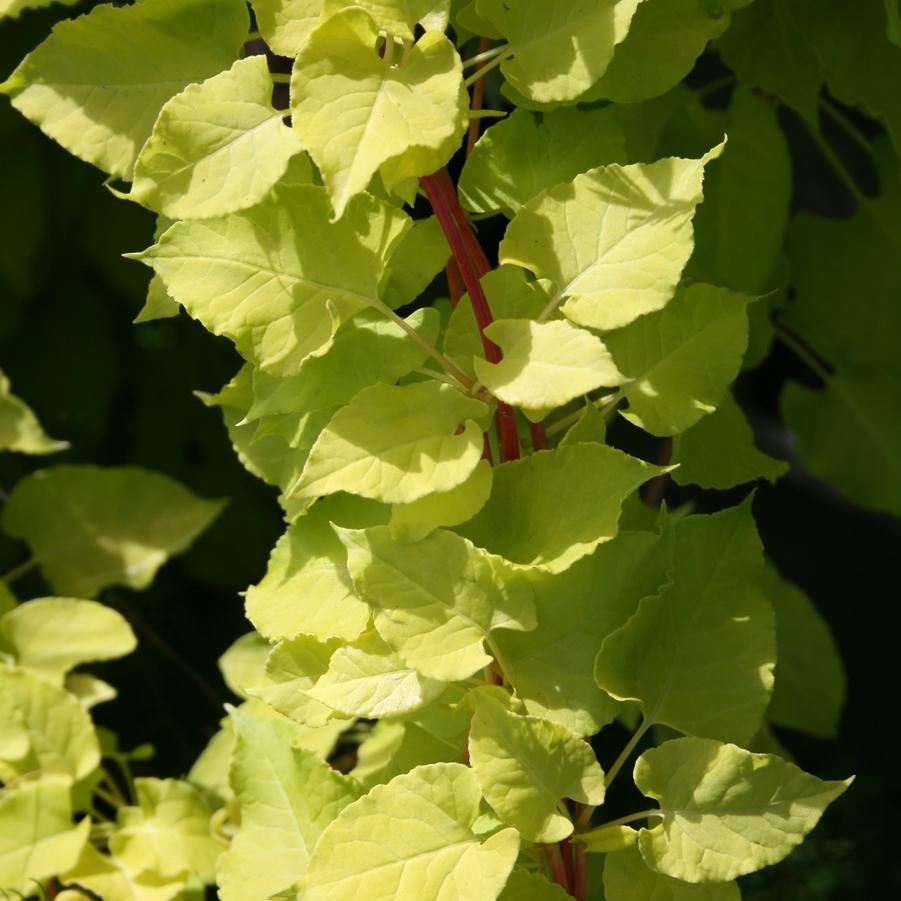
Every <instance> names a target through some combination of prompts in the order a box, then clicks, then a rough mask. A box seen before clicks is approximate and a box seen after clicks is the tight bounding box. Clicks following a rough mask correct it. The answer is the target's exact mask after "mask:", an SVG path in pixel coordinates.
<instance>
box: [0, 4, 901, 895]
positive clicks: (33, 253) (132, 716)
mask: <svg viewBox="0 0 901 901" xmlns="http://www.w3.org/2000/svg"><path fill="white" fill-rule="evenodd" d="M70 12H71V11H69V10H66V9H51V10H49V11H46V12H39V13H31V14H26V15H25V16H24V17H23V18H22V19H21V20H19V21H15V22H4V23H2V24H0V79H2V78H4V77H6V75H7V74H8V73H9V72H10V71H11V70H12V69H13V67H14V66H15V65H16V63H17V62H18V61H19V60H20V59H21V58H22V56H24V54H25V53H26V52H27V51H28V50H30V49H32V48H33V47H34V46H36V45H37V44H38V43H39V42H40V40H42V39H43V37H44V36H45V35H46V34H47V32H48V31H49V28H50V25H51V23H52V22H53V21H55V19H56V18H59V17H60V16H62V15H65V14H69V13H70ZM716 66H717V63H716V61H715V59H706V60H703V61H702V63H701V65H700V67H699V70H698V72H697V73H696V74H695V78H696V79H700V80H701V81H703V80H705V79H708V78H711V79H712V78H715V77H717V75H718V74H721V73H718V70H717V68H716ZM783 124H784V126H785V129H786V133H787V134H788V136H789V139H790V142H791V144H792V150H793V154H794V157H795V166H796V171H795V182H796V197H795V203H796V206H798V207H799V208H804V209H812V210H814V211H816V212H818V213H824V214H829V215H839V216H841V215H847V214H849V213H850V212H851V211H852V209H853V202H852V201H851V200H850V198H849V197H848V196H847V194H846V192H845V191H844V189H843V187H842V186H841V184H840V183H839V182H838V181H837V180H836V179H835V178H834V176H832V175H831V173H830V172H829V169H828V167H827V166H826V164H825V163H824V161H823V160H822V159H821V158H820V157H819V155H818V154H817V152H816V150H815V149H814V148H813V147H812V146H810V145H809V143H807V142H806V140H805V139H804V137H803V133H802V131H801V130H800V129H798V128H794V127H793V123H792V120H791V116H790V115H786V116H785V117H784V121H783ZM839 149H842V150H847V148H839ZM848 154H849V155H848V163H849V165H851V166H852V168H853V169H854V171H855V172H856V174H857V175H858V177H859V179H860V181H861V184H862V185H863V186H864V187H865V188H866V187H868V186H869V185H870V184H872V175H871V173H869V172H868V171H867V170H866V168H865V166H864V164H863V163H862V162H861V161H860V160H855V159H854V158H853V156H852V155H850V151H849V152H848ZM102 181H103V175H102V174H101V173H100V172H99V171H97V170H95V169H93V168H92V167H90V166H88V165H85V164H83V163H81V162H79V161H78V160H76V159H74V158H73V157H71V156H69V154H68V153H66V152H65V151H63V150H62V149H61V148H60V147H58V146H57V145H56V144H55V143H53V142H52V141H50V140H48V139H47V138H45V137H44V136H43V135H42V134H41V133H40V132H39V131H38V129H36V128H34V127H32V126H31V125H29V124H28V123H27V122H26V121H25V120H24V119H22V118H21V117H20V116H19V115H18V114H17V113H16V112H14V111H13V110H12V109H11V108H10V106H9V104H8V103H7V102H6V100H5V99H3V98H0V203H2V215H0V367H2V368H3V370H4V371H5V372H6V373H7V375H8V376H9V378H10V379H11V381H12V385H13V390H14V391H15V393H16V394H17V395H18V396H20V397H22V398H23V399H24V400H26V402H27V403H29V404H30V405H31V406H32V407H33V408H34V409H35V411H36V412H37V413H38V415H39V417H40V419H41V421H42V423H43V424H44V426H45V427H46V429H47V431H48V432H49V433H50V434H51V435H52V436H54V437H57V438H65V439H67V440H68V441H70V442H71V444H72V449H71V450H69V451H67V452H65V453H63V454H59V455H55V456H54V457H52V458H48V459H41V458H28V457H20V456H18V455H12V454H4V455H3V456H2V457H0V491H2V492H8V491H9V490H10V489H11V487H12V486H13V485H14V484H15V482H16V480H17V479H18V478H19V477H20V476H22V475H23V474H25V473H27V472H30V471H33V470H35V469H38V468H42V467H44V466H46V465H52V464H54V463H57V462H79V463H81V462H84V463H97V464H103V465H119V464H126V463H134V464H139V465H142V466H147V467H149V468H151V469H155V470H159V471H162V472H164V473H167V474H168V475H170V476H173V477H174V478H176V479H178V480H180V481H181V482H183V483H184V484H185V485H187V486H188V487H190V488H191V489H192V490H194V491H195V492H197V493H198V494H201V495H204V496H206V497H227V498H228V499H229V503H228V506H227V507H226V509H225V512H224V513H223V514H222V516H221V517H220V518H219V519H218V521H217V522H216V523H215V524H214V525H213V527H212V528H210V529H209V531H208V532H207V533H206V534H204V535H203V536H202V537H201V538H200V539H199V540H198V541H197V542H196V544H195V545H194V547H193V548H192V549H191V551H190V552H189V553H188V554H186V555H184V556H182V557H179V558H177V559H175V560H173V561H171V562H170V563H169V564H168V565H167V566H165V567H164V568H163V569H162V570H161V572H160V574H159V576H158V577H157V579H156V581H155V582H154V584H153V585H152V586H151V588H150V589H148V590H147V591H145V592H141V593H135V592H130V591H125V590H113V591H108V592H106V593H105V594H104V595H103V598H102V600H103V601H104V602H106V603H108V604H111V605H112V606H114V607H116V608H117V609H119V610H120V611H121V612H122V613H124V614H125V616H126V617H127V618H128V619H129V620H130V621H131V622H132V624H133V625H134V627H135V630H136V632H137V633H138V636H139V639H140V646H139V649H138V651H137V652H136V653H135V654H133V655H132V656H130V657H128V658H126V659H124V660H122V661H118V662H115V663H112V664H108V665H105V666H102V667H95V668H94V670H95V671H96V672H97V673H98V675H101V676H102V677H104V678H106V679H107V680H108V681H110V682H112V683H113V684H114V685H115V686H116V687H117V688H118V689H119V698H118V699H117V700H115V701H113V702H111V703H108V704H104V705H103V706H101V707H99V708H97V709H96V710H95V711H94V713H95V718H96V720H97V722H98V723H99V724H101V725H104V726H107V727H109V728H111V729H114V730H115V731H116V732H118V733H119V734H120V735H121V736H123V744H124V746H125V747H131V746H134V745H137V744H140V743H143V742H150V743H152V744H153V745H154V746H155V747H156V756H155V759H154V760H152V761H151V762H149V763H147V764H141V765H139V769H143V770H144V771H145V772H147V773H148V774H149V773H153V774H154V775H161V776H162V775H172V776H177V775H181V774H183V773H184V772H185V771H186V770H187V769H188V767H189V766H190V765H191V763H192V761H193V760H194V758H195V757H196V755H197V754H198V752H199V751H200V749H201V748H202V747H203V745H204V743H205V742H206V740H207V739H208V738H209V736H210V735H211V734H212V733H213V732H214V731H215V729H216V728H217V725H218V721H219V719H220V718H221V717H222V715H223V713H224V711H223V707H222V705H223V703H224V702H225V701H228V700H234V699H233V698H231V697H230V695H229V692H228V689H227V688H226V687H225V685H224V683H223V682H222V679H221V677H220V676H219V673H218V670H217V668H216V658H217V657H218V656H219V655H220V654H221V653H222V652H223V651H224V650H225V649H226V648H227V647H228V645H229V644H230V643H231V642H232V641H233V640H234V639H235V638H236V637H237V636H238V635H240V634H242V633H243V632H245V631H248V630H249V624H248V623H247V622H246V620H245V619H244V615H243V609H242V600H241V597H240V595H239V593H240V592H241V591H242V590H243V589H245V588H246V587H247V586H248V585H249V584H251V583H253V582H255V581H257V580H258V579H259V578H260V577H261V576H262V574H263V572H264V571H265V566H266V560H267V557H268V553H269V550H270V549H271V547H272V545H273V544H274V543H275V540H276V538H277V537H278V536H279V534H280V533H281V531H282V523H281V516H280V511H279V508H278V506H277V504H276V502H275V492H274V491H273V490H271V489H269V488H267V487H266V486H265V485H263V484H262V483H261V482H258V481H257V480H256V479H254V478H253V477H251V476H250V475H248V474H247V473H246V472H245V471H244V470H243V469H242V468H241V466H240V465H239V463H238V462H237V459H236V457H235V456H234V453H233V452H232V449H231V447H230V445H229V443H228V439H227V436H226V433H225V429H224V427H223V426H222V423H221V419H220V417H219V414H218V411H216V410H210V409H207V408H205V407H204V406H203V404H201V403H200V401H199V400H197V399H196V398H195V397H194V396H193V395H192V391H194V390H195V389H200V390H204V391H215V390H217V389H218V388H219V387H220V386H221V385H222V384H224V383H225V382H226V381H227V380H228V379H229V378H230V377H231V376H232V375H233V374H234V372H235V371H236V370H237V368H238V366H239V365H240V361H239V359H238V357H237V354H236V353H235V352H234V350H233V349H232V347H231V345H230V343H229V342H227V341H225V340H223V339H217V338H215V337H212V336H210V335H209V334H207V333H206V332H205V331H204V329H203V328H202V327H201V326H200V325H198V324H197V323H195V322H193V321H192V320H190V319H188V318H187V317H186V316H184V315H181V316H179V317H178V318H177V319H171V320H164V321H160V322H153V323H148V324H143V325H139V326H134V325H132V324H131V320H132V319H133V318H134V316H135V315H136V313H137V312H138V310H139V309H140V307H141V305H142V303H143V298H144V292H145V290H146V285H147V281H148V278H149V270H147V269H145V268H144V267H142V266H141V265H140V264H138V263H135V262H130V261H126V260H123V259H122V258H121V254H122V253H125V252H128V251H135V250H141V249H143V248H144V247H146V246H147V245H148V244H150V243H151V240H152V234H153V226H154V221H153V217H152V216H151V214H149V213H148V212H146V211H144V210H142V209H140V208H139V207H137V206H136V205H132V204H130V203H128V202H123V201H120V200H116V199H115V198H114V197H113V196H112V195H111V194H110V193H109V192H108V191H106V190H105V188H104V187H103V185H102ZM490 227H491V226H488V227H487V229H486V237H490ZM899 302H901V299H899ZM899 340H901V337H899ZM787 377H792V378H796V379H800V380H802V381H810V376H809V375H808V374H807V373H806V371H805V370H804V369H803V367H802V366H801V365H800V364H799V363H797V362H796V361H795V360H794V358H793V357H791V356H790V355H789V354H788V352H787V351H785V350H784V349H783V348H781V347H780V346H778V345H777V346H776V347H775V348H774V351H773V354H772V355H771V357H770V358H769V360H768V361H767V362H766V363H765V364H764V366H762V367H761V368H759V369H758V370H755V371H753V372H751V373H746V374H745V375H743V376H742V378H741V380H740V384H739V390H738V394H739V397H740V399H741V400H742V402H743V405H744V406H745V408H746V410H747V412H748V413H749V415H750V417H751V419H752V422H753V424H754V426H755V430H756V431H757V434H758V437H759V440H760V441H761V443H762V445H763V446H764V448H765V449H767V450H769V451H770V452H772V453H774V454H776V455H777V456H781V457H783V458H790V457H791V437H790V436H789V435H788V434H786V433H785V431H784V429H783V428H782V426H781V425H780V424H779V420H778V409H777V408H778V395H779V391H780V388H781V385H782V383H783V382H784V381H785V379H786V378H787ZM837 427H840V425H838V426H837ZM847 439H848V440H849V441H853V440H854V435H853V433H849V434H848V436H847ZM651 454H652V455H653V449H651ZM792 463H793V465H792V470H791V473H790V474H789V475H788V476H786V477H785V478H783V479H782V480H781V481H780V482H779V483H778V485H777V486H776V487H772V486H768V485H763V486H761V487H760V488H759V489H758V491H757V497H756V501H755V507H754V509H755V514H756V516H757V521H758V525H759V528H760V532H761V534H762V536H763V539H764V543H765V545H766V547H767V549H768V552H769V554H770V556H771V557H772V559H773V560H774V562H775V563H776V564H777V566H778V568H779V570H780V571H781V572H782V573H783V575H785V576H786V577H787V578H789V579H791V580H792V581H794V582H796V583H797V584H799V585H800V586H802V587H803V588H804V589H805V590H806V591H807V592H808V594H809V595H810V597H811V598H812V599H813V600H814V602H815V603H816V605H817V606H818V608H819V609H820V610H821V611H822V613H823V614H824V615H825V617H826V618H827V619H828V621H829V622H830V624H831V626H832V629H833V632H834V634H835V637H836V640H837V642H838V645H839V647H840V649H841V652H842V656H843V658H844V660H845V664H846V667H847V671H848V681H849V696H848V703H847V707H846V710H845V715H844V718H843V721H842V726H841V731H840V735H839V736H838V739H837V740H835V741H822V740H815V739H811V738H807V737H805V736H802V735H800V734H797V733H790V732H784V731H783V732H780V733H779V734H778V737H779V739H780V740H781V741H782V742H783V743H784V745H785V747H786V748H787V749H788V750H789V751H790V752H791V753H792V754H793V755H795V757H796V759H797V762H798V763H799V764H800V765H801V766H802V767H804V768H805V769H807V770H809V771H811V772H813V773H816V774H817V775H819V776H821V777H823V778H830V779H837V778H844V777H845V776H847V775H848V774H850V773H856V774H857V781H856V782H855V783H854V785H853V787H852V788H851V789H850V790H849V791H848V792H847V794H845V795H844V796H843V797H842V798H841V799H840V800H839V801H838V802H836V803H835V804H834V805H833V807H832V808H831V809H830V810H829V812H828V813H827V814H826V816H825V817H824V819H823V821H822V823H821V825H820V826H819V827H818V828H817V830H816V831H815V832H814V833H813V835H812V836H811V837H810V838H809V839H808V840H807V841H806V842H805V843H804V845H803V846H802V847H801V848H800V849H799V850H798V851H797V852H796V853H795V854H794V855H792V856H791V857H790V858H789V860H787V861H786V862H784V863H783V864H781V865H779V866H778V867H774V868H770V869H767V870H764V871H763V872H761V873H759V874H757V875H755V876H754V877H751V878H749V879H746V880H743V883H742V884H743V888H744V895H745V898H746V899H747V901H770V899H791V901H807V899H811V901H814V899H816V901H822V899H843V901H848V899H873V901H881V899H886V901H888V899H890V898H896V897H901V894H899V893H901V862H899V853H898V852H899V846H898V842H897V837H896V832H895V830H894V828H893V826H894V820H895V817H894V816H890V814H889V811H894V810H897V809H898V806H899V804H898V802H899V801H901V792H899V787H901V776H899V767H898V763H897V760H898V751H897V748H896V746H895V745H894V744H893V743H892V741H891V739H890V729H891V722H892V719H893V709H894V705H893V703H892V701H893V673H894V672H895V670H896V668H897V656H898V648H897V638H896V634H897V633H896V629H895V616H894V614H895V610H894V608H895V606H896V604H897V602H898V597H899V593H898V589H897V585H898V569H899V561H901V553H899V549H901V523H899V521H897V520H892V519H890V518H888V517H883V516H877V515H872V514H868V513H865V512H862V511H861V510H859V509H857V508H855V507H853V506H851V505H850V504H848V503H846V502H844V501H843V500H842V499H840V498H839V497H837V496H836V495H835V494H834V493H832V492H831V491H830V490H829V489H828V488H827V487H826V486H825V485H823V484H822V483H820V482H817V481H815V480H813V479H812V478H810V477H809V476H807V475H806V474H805V473H804V472H803V471H802V470H801V468H800V467H799V466H798V465H797V463H796V462H795V461H792ZM746 490H747V489H744V490H742V491H738V492H730V493H727V494H716V493H710V492H708V493H706V494H704V495H703V496H697V495H696V497H697V500H698V504H699V508H700V509H705V510H707V509H716V508H718V507H721V506H726V505H728V504H731V503H734V502H735V501H736V500H737V499H738V498H739V497H740V496H741V495H742V494H743V493H744V492H745V491H746ZM0 497H2V495H0ZM684 497H685V493H684V492H682V493H680V494H677V495H675V499H676V500H681V499H684ZM668 498H670V499H672V498H673V495H671V494H670V495H668ZM23 556H24V552H23V549H22V548H21V547H20V546H19V545H17V544H16V543H14V542H13V541H11V540H8V539H0V572H2V571H6V570H7V569H9V568H11V567H12V566H13V565H15V564H16V563H17V562H19V561H20V560H21V559H23ZM16 588H17V590H18V591H19V592H20V593H21V596H23V597H32V596H36V595H39V594H41V593H43V592H44V591H45V588H44V586H43V585H42V584H41V581H40V577H39V576H38V575H31V576H29V577H27V579H23V580H21V581H20V582H19V583H17V585H16Z"/></svg>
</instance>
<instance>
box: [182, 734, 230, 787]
mask: <svg viewBox="0 0 901 901" xmlns="http://www.w3.org/2000/svg"><path fill="white" fill-rule="evenodd" d="M220 723H221V728H220V729H219V731H218V732H214V733H213V737H212V738H211V739H210V740H209V741H208V742H207V743H206V747H205V748H204V749H203V750H202V751H201V752H200V754H199V755H198V757H197V759H196V760H195V761H194V763H193V765H192V766H191V769H190V770H188V775H187V776H186V779H187V780H188V782H190V783H191V785H196V786H197V787H198V788H201V789H203V790H204V791H206V792H208V793H209V795H211V796H212V797H213V799H214V800H215V802H217V803H218V802H222V803H224V802H226V801H230V800H232V799H233V797H234V795H233V793H232V790H231V786H230V785H229V783H228V768H229V765H230V764H231V759H232V754H233V753H234V750H235V733H234V730H233V729H232V727H231V720H230V719H229V718H228V717H226V718H225V719H223V720H221V721H220Z"/></svg>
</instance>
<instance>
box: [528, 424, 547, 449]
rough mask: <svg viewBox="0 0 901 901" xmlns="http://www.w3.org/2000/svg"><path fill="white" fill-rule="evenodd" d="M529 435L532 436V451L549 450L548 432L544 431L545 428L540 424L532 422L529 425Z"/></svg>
mask: <svg viewBox="0 0 901 901" xmlns="http://www.w3.org/2000/svg"><path fill="white" fill-rule="evenodd" d="M529 434H530V435H531V436H532V449H533V450H537V451H540V450H547V449H548V443H547V432H545V430H544V426H543V425H542V424H541V423H540V422H530V423H529Z"/></svg>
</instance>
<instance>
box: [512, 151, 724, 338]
mask: <svg viewBox="0 0 901 901" xmlns="http://www.w3.org/2000/svg"><path fill="white" fill-rule="evenodd" d="M722 146H723V145H720V146H718V147H715V148H714V149H713V150H711V151H710V152H709V153H708V154H706V155H705V156H703V157H702V158H701V159H697V160H683V159H677V158H669V159H664V160H659V161H658V162H656V163H651V164H650V165H644V164H635V165H631V166H618V165H610V166H602V167H600V168H598V169H592V170H590V171H589V172H585V173H584V174H582V175H577V176H576V177H575V178H574V179H573V180H572V181H571V182H567V183H565V184H561V185H557V186H556V187H553V188H550V189H549V190H547V191H545V192H544V193H542V194H539V195H538V196H537V197H535V198H533V199H532V200H530V201H529V202H528V203H527V204H526V205H525V206H523V207H522V208H521V209H520V211H519V212H518V213H517V215H516V216H515V217H514V219H513V221H512V222H511V223H510V225H509V227H508V228H507V233H506V235H505V236H504V240H503V241H502V242H501V247H500V261H501V262H502V263H514V264H516V265H518V266H523V267H525V268H526V269H529V270H531V271H532V272H534V273H535V275H536V276H538V277H539V278H547V279H549V280H550V281H551V282H552V283H553V288H554V291H553V294H552V298H551V303H550V304H548V309H549V310H553V309H554V308H555V307H556V306H557V305H559V304H562V305H563V306H562V310H563V312H564V313H565V314H566V316H568V317H569V318H570V319H571V320H572V321H573V322H575V323H576V324H578V325H585V326H588V327H590V328H597V329H612V328H618V327H620V326H623V325H626V324H627V323H629V322H631V321H632V320H633V319H636V318H637V317H639V316H641V315H643V314H645V313H650V312H652V311H653V310H659V309H661V308H662V307H663V306H664V305H665V304H666V303H667V302H668V301H669V299H670V298H671V297H672V295H673V292H674V290H675V288H676V284H677V282H678V281H679V276H680V275H681V273H682V269H683V268H684V266H685V264H686V262H687V261H688V258H689V257H690V256H691V252H692V247H693V243H692V226H691V220H692V217H693V216H694V212H695V207H696V206H697V205H698V204H699V203H700V202H701V200H702V198H703V194H702V192H701V186H702V183H703V178H704V167H705V165H706V164H707V163H708V162H709V161H710V160H712V159H715V158H716V157H717V156H719V154H720V152H721V149H722Z"/></svg>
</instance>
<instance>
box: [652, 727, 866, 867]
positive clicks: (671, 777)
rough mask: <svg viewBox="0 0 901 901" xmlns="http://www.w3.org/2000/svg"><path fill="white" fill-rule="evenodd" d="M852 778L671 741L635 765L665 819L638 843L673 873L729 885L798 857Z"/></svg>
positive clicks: (705, 742) (711, 744)
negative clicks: (826, 776) (830, 778)
mask: <svg viewBox="0 0 901 901" xmlns="http://www.w3.org/2000/svg"><path fill="white" fill-rule="evenodd" d="M852 779H853V777H852ZM851 781H852V780H851V779H846V780H845V781H844V782H824V781H823V780H821V779H817V778H816V777H815V776H811V775H809V774H807V773H805V772H803V771H802V770H800V769H798V767H796V766H795V765H794V764H791V763H786V762H785V761H784V760H781V759H780V758H778V757H774V756H772V755H770V754H752V753H751V752H750V751H745V750H743V749H742V748H738V747H736V746H735V745H727V744H721V743H720V742H717V741H711V740H709V739H699V738H678V739H676V740H675V741H668V742H666V743H665V744H663V745H661V746H660V747H658V748H652V749H651V750H649V751H645V752H644V754H642V755H641V757H639V758H638V761H637V762H636V764H635V784H636V785H637V786H638V789H639V790H640V791H641V792H642V794H645V795H647V796H648V797H649V798H653V799H654V800H656V801H659V802H660V808H661V816H662V822H661V823H660V824H659V825H657V826H654V828H653V829H642V830H641V832H640V833H639V836H638V846H639V848H640V850H641V855H642V857H643V858H644V859H645V861H646V862H647V863H648V865H649V866H651V867H653V868H654V869H655V870H658V871H659V872H661V873H664V874H665V875H667V876H672V877H674V878H676V879H682V880H685V881H686V882H709V881H713V882H726V881H728V880H730V879H735V878H736V877H737V876H743V875H744V874H745V873H753V872H754V871H755V870H759V869H761V868H762V867H765V866H769V865H770V864H774V863H778V862H779V861H780V860H782V859H783V858H784V857H786V856H787V855H788V854H790V853H791V851H792V850H793V849H794V848H795V846H796V845H799V844H800V843H801V841H802V840H803V839H804V836H805V835H807V833H808V832H810V830H811V829H813V827H814V826H816V824H817V822H818V821H819V819H820V817H821V816H822V814H823V811H824V810H825V809H826V807H827V806H828V805H829V803H830V802H831V801H833V800H835V798H837V797H838V796H839V795H841V794H842V793H843V792H844V791H845V789H846V788H847V787H848V786H849V785H850V784H851Z"/></svg>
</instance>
